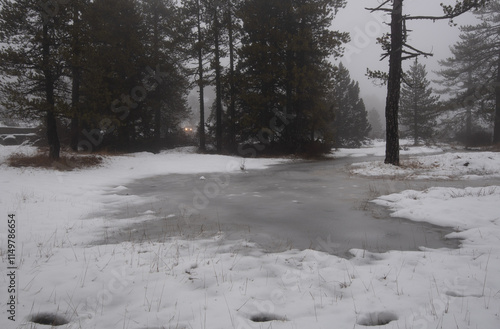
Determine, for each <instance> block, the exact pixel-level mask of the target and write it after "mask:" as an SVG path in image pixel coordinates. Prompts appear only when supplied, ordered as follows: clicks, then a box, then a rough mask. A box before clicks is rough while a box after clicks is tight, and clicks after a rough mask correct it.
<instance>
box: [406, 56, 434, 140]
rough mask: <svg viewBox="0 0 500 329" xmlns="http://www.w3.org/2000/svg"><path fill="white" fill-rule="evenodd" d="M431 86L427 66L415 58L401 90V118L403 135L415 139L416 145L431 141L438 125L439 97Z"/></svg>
mask: <svg viewBox="0 0 500 329" xmlns="http://www.w3.org/2000/svg"><path fill="white" fill-rule="evenodd" d="M430 84H431V82H430V81H429V80H427V71H426V69H425V65H422V64H420V63H419V62H418V60H417V59H416V58H415V62H414V63H413V65H411V66H410V69H409V71H408V72H407V73H406V75H405V79H404V85H403V87H402V89H401V100H400V109H401V115H400V117H399V120H400V123H401V125H402V126H403V127H402V128H405V131H404V132H403V135H404V134H406V135H407V136H409V137H411V138H413V144H414V145H418V144H419V142H420V141H421V140H423V141H426V140H429V139H431V138H432V137H433V135H434V129H435V128H436V125H437V121H436V118H437V116H438V115H439V113H438V111H437V106H438V104H437V103H438V100H439V96H435V95H433V91H432V88H431V87H430Z"/></svg>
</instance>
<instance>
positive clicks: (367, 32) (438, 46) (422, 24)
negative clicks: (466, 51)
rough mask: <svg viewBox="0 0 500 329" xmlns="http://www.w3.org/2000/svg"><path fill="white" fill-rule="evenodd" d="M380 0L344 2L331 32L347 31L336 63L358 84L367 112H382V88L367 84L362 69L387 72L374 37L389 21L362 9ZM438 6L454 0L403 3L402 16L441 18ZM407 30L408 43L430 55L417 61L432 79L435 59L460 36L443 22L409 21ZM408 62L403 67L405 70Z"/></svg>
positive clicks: (468, 19) (468, 17) (466, 20)
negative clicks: (345, 42)
mask: <svg viewBox="0 0 500 329" xmlns="http://www.w3.org/2000/svg"><path fill="white" fill-rule="evenodd" d="M381 2H382V1H381V0H348V1H347V6H346V8H344V9H341V10H340V11H339V13H338V14H337V16H336V18H335V20H334V22H333V28H334V29H335V30H339V31H343V32H349V33H350V35H351V42H350V43H349V44H347V45H346V51H345V55H344V57H343V58H341V59H340V61H341V62H342V63H343V64H344V65H345V66H346V67H347V68H348V69H349V71H350V73H351V78H352V79H354V80H356V81H358V82H359V84H360V88H361V96H362V97H363V98H364V100H365V103H366V108H367V110H371V109H372V108H373V107H375V108H376V109H377V110H379V111H381V112H383V109H384V106H385V95H386V88H385V87H376V86H374V85H373V83H372V82H371V81H369V80H368V79H367V78H366V76H365V74H366V69H367V68H368V67H369V68H371V69H378V70H382V71H385V72H387V71H388V68H389V61H388V59H385V60H383V61H380V54H381V52H382V50H381V48H380V45H378V44H377V43H376V38H377V37H379V36H381V35H382V34H383V33H385V32H388V31H389V27H388V26H387V25H386V24H384V22H389V20H390V17H389V16H388V15H386V14H384V13H381V12H378V13H370V12H369V11H367V10H365V9H364V8H367V7H370V8H373V7H376V6H378V5H379V3H381ZM440 3H445V4H454V3H455V0H405V1H404V7H403V14H407V15H410V14H411V15H442V13H443V11H442V9H441V7H440V5H439V4H440ZM474 22H475V19H474V16H473V15H472V14H471V13H467V14H464V15H463V16H461V17H459V18H456V19H455V23H457V24H458V25H466V24H472V23H474ZM407 27H408V29H410V30H412V32H411V33H410V36H409V43H410V44H411V45H412V46H413V47H415V48H417V49H420V50H422V51H425V52H431V53H433V54H434V56H432V57H428V58H423V57H422V58H421V59H420V62H421V63H423V64H425V65H426V67H427V71H428V72H429V75H428V78H429V79H430V80H432V79H435V78H436V75H435V74H433V73H432V71H435V70H437V69H439V65H438V60H441V59H445V58H446V57H449V56H450V55H451V53H450V51H449V47H450V46H452V45H453V44H454V43H455V42H456V41H457V40H458V35H459V33H460V31H459V29H458V26H455V27H451V26H450V25H449V24H448V21H447V20H442V21H436V22H434V23H433V22H432V21H410V22H408V24H407ZM409 64H410V61H407V62H405V63H404V64H403V67H404V68H407V67H408V66H409Z"/></svg>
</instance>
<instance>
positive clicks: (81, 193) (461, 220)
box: [0, 146, 500, 329]
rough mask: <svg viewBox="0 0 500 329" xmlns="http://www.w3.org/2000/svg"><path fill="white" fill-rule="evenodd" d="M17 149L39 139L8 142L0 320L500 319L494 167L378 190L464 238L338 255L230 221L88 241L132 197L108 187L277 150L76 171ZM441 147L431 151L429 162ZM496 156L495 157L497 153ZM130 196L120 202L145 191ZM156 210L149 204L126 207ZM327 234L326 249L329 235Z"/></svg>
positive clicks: (1, 323)
mask: <svg viewBox="0 0 500 329" xmlns="http://www.w3.org/2000/svg"><path fill="white" fill-rule="evenodd" d="M19 151H23V152H34V150H33V149H30V148H28V147H23V148H22V149H19V148H16V147H2V146H0V163H2V164H1V165H0V187H1V190H0V209H1V210H2V211H1V213H0V216H3V217H4V218H3V219H2V221H1V222H0V223H1V224H0V255H1V259H2V264H1V265H0V278H1V279H0V283H1V284H0V291H1V293H0V296H2V298H1V300H0V305H1V311H0V328H45V327H47V326H43V325H38V324H34V323H33V322H30V321H29V320H30V317H31V316H33V315H36V314H40V313H41V314H42V316H41V318H48V319H50V318H54V315H58V316H59V317H60V318H58V319H56V320H57V321H56V322H58V321H62V320H63V319H66V320H68V321H69V323H68V324H65V325H62V326H59V327H58V328H142V329H145V328H363V327H365V326H376V325H381V326H382V327H383V328H481V329H485V328H486V329H490V328H491V329H494V328H499V327H500V280H498V278H497V275H498V272H499V271H500V259H499V257H500V229H499V228H498V225H499V224H500V211H499V210H498V209H499V208H498V204H499V202H500V187H496V186H487V185H488V184H487V182H486V181H485V187H484V188H467V189H450V188H439V187H435V188H431V189H429V190H426V191H403V192H401V193H397V194H392V195H388V196H382V197H380V198H378V199H377V200H375V201H374V202H377V203H380V204H383V205H385V206H387V207H390V208H391V209H392V210H393V211H394V212H395V213H394V214H395V215H397V216H399V217H406V218H409V219H411V220H416V221H428V222H432V223H434V224H437V225H446V226H451V227H454V228H455V229H456V232H455V233H453V234H451V236H450V237H459V238H461V239H463V243H462V245H461V247H460V249H457V250H449V249H438V250H436V249H426V248H422V250H421V251H413V252H408V251H391V252H387V253H382V254H377V253H370V252H367V251H364V250H357V249H356V250H352V251H351V252H352V254H353V257H352V258H350V259H344V258H340V257H337V256H333V255H329V254H326V253H323V252H319V251H313V250H302V251H299V250H289V251H287V252H283V253H267V252H265V251H263V250H261V249H260V248H259V246H256V245H254V244H252V243H250V242H248V241H229V240H227V239H226V238H225V236H224V232H219V233H218V234H216V235H215V236H210V237H207V236H203V237H200V238H199V239H189V240H188V239H185V238H183V237H182V236H180V237H176V238H168V239H165V241H147V242H143V243H139V242H135V243H133V242H125V243H120V244H101V245H92V244H91V243H90V242H91V241H93V240H95V237H96V236H97V235H99V234H102V233H103V232H105V231H106V230H107V229H112V227H111V226H113V225H116V222H113V223H110V221H109V220H107V219H106V218H95V217H93V216H91V214H93V213H96V212H98V211H99V210H102V209H105V206H106V204H109V203H113V202H124V201H123V200H124V198H123V196H121V197H118V196H116V195H113V191H123V190H125V189H127V184H128V183H129V182H131V181H132V180H134V179H137V178H141V177H148V176H152V175H158V174H168V173H200V176H201V175H202V174H205V175H206V174H210V173H215V172H226V171H231V172H235V173H237V172H241V169H240V167H242V166H244V168H245V169H247V170H253V169H263V170H265V168H266V166H269V165H271V164H276V163H279V162H281V161H282V160H277V159H247V160H246V161H244V162H243V161H242V160H241V159H238V158H233V157H224V156H210V155H198V154H193V153H192V152H190V151H189V150H186V149H184V150H181V151H178V152H165V153H162V154H159V155H152V154H149V153H139V154H134V155H130V156H119V157H112V158H111V157H108V158H106V161H105V164H104V165H103V166H102V167H100V168H94V169H86V170H75V171H70V172H54V171H51V170H42V169H37V170H34V169H14V168H9V167H7V166H6V165H5V164H3V162H4V161H5V158H6V157H7V156H8V154H11V153H13V152H19ZM365 152H367V153H366V154H370V153H368V152H371V151H367V150H365ZM372 154H373V153H372ZM479 154H482V153H475V155H476V158H478V157H479ZM489 156H496V154H491V155H486V157H489ZM421 159H422V158H420V157H418V158H416V160H415V161H421ZM447 159H448V158H446V157H444V156H443V157H439V156H435V159H434V160H433V161H436V162H434V163H435V166H430V168H429V169H427V173H431V172H432V170H433V168H436V170H440V169H438V168H441V166H444V165H445V163H443V161H444V162H448V161H449V160H447ZM495 159H497V158H495ZM462 160H464V159H462ZM465 160H466V161H469V159H465ZM422 161H423V160H422ZM469 166H472V162H471V164H470V165H469ZM491 166H492V168H491V171H492V172H498V171H500V169H499V168H500V162H499V161H496V167H495V164H493V163H492V164H491ZM495 168H496V169H495ZM410 169H411V168H410ZM416 170H420V169H416ZM484 172H486V171H483V173H484ZM489 173H490V171H489V169H488V174H489ZM475 174H476V175H481V172H476V173H475ZM135 198H138V197H132V196H131V197H130V198H129V199H126V201H125V202H126V204H123V206H124V207H127V206H129V207H130V206H133V204H134V202H139V201H140V202H144V200H137V199H135ZM9 214H15V217H14V218H15V220H16V227H15V229H16V236H15V243H16V251H15V256H16V258H15V261H16V265H17V266H18V269H17V270H15V274H16V280H15V284H14V286H15V289H16V296H17V299H18V303H17V304H16V307H15V309H16V317H15V319H16V321H15V322H13V321H11V320H9V318H8V317H9V316H11V314H9V312H8V310H9V309H10V306H9V305H8V304H7V302H8V301H9V299H8V298H9V295H10V294H9V293H8V289H9V285H10V284H11V281H10V278H9V276H8V274H9V273H11V270H8V269H7V268H8V266H9V264H8V258H9V257H8V256H9V254H8V250H7V240H8V232H7V231H8V225H7V221H8V215H9ZM172 215H173V216H179V215H180V214H172ZM154 218H155V212H154V211H147V212H146V213H144V214H143V215H142V216H139V217H137V218H134V219H130V221H132V222H135V223H141V222H143V221H148V220H152V219H154ZM323 242H324V244H325V250H328V244H329V243H335V241H323ZM266 320H272V321H266ZM261 321H264V322H261ZM62 322H64V321H62Z"/></svg>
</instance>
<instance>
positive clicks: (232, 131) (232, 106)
mask: <svg viewBox="0 0 500 329" xmlns="http://www.w3.org/2000/svg"><path fill="white" fill-rule="evenodd" d="M228 6H229V8H228V34H229V84H230V87H229V93H230V95H229V96H230V100H229V114H230V123H229V148H230V151H231V152H235V153H236V149H237V146H236V101H235V95H236V90H235V87H234V44H233V43H234V36H233V17H232V8H231V0H228Z"/></svg>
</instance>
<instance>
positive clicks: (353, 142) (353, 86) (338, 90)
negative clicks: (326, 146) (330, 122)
mask: <svg viewBox="0 0 500 329" xmlns="http://www.w3.org/2000/svg"><path fill="white" fill-rule="evenodd" d="M331 102H332V104H333V109H334V115H335V120H334V131H335V145H336V146H337V147H350V148H355V147H360V146H361V145H362V144H363V142H364V141H365V140H366V139H367V138H368V134H369V132H370V130H371V126H370V124H369V123H368V113H367V112H366V108H365V104H364V102H363V100H362V99H361V98H360V97H359V84H358V82H356V81H353V80H351V77H350V75H349V71H348V70H347V69H346V67H345V66H344V65H343V64H342V63H340V64H339V67H338V72H337V78H336V84H335V87H334V88H333V91H332V100H331Z"/></svg>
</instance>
